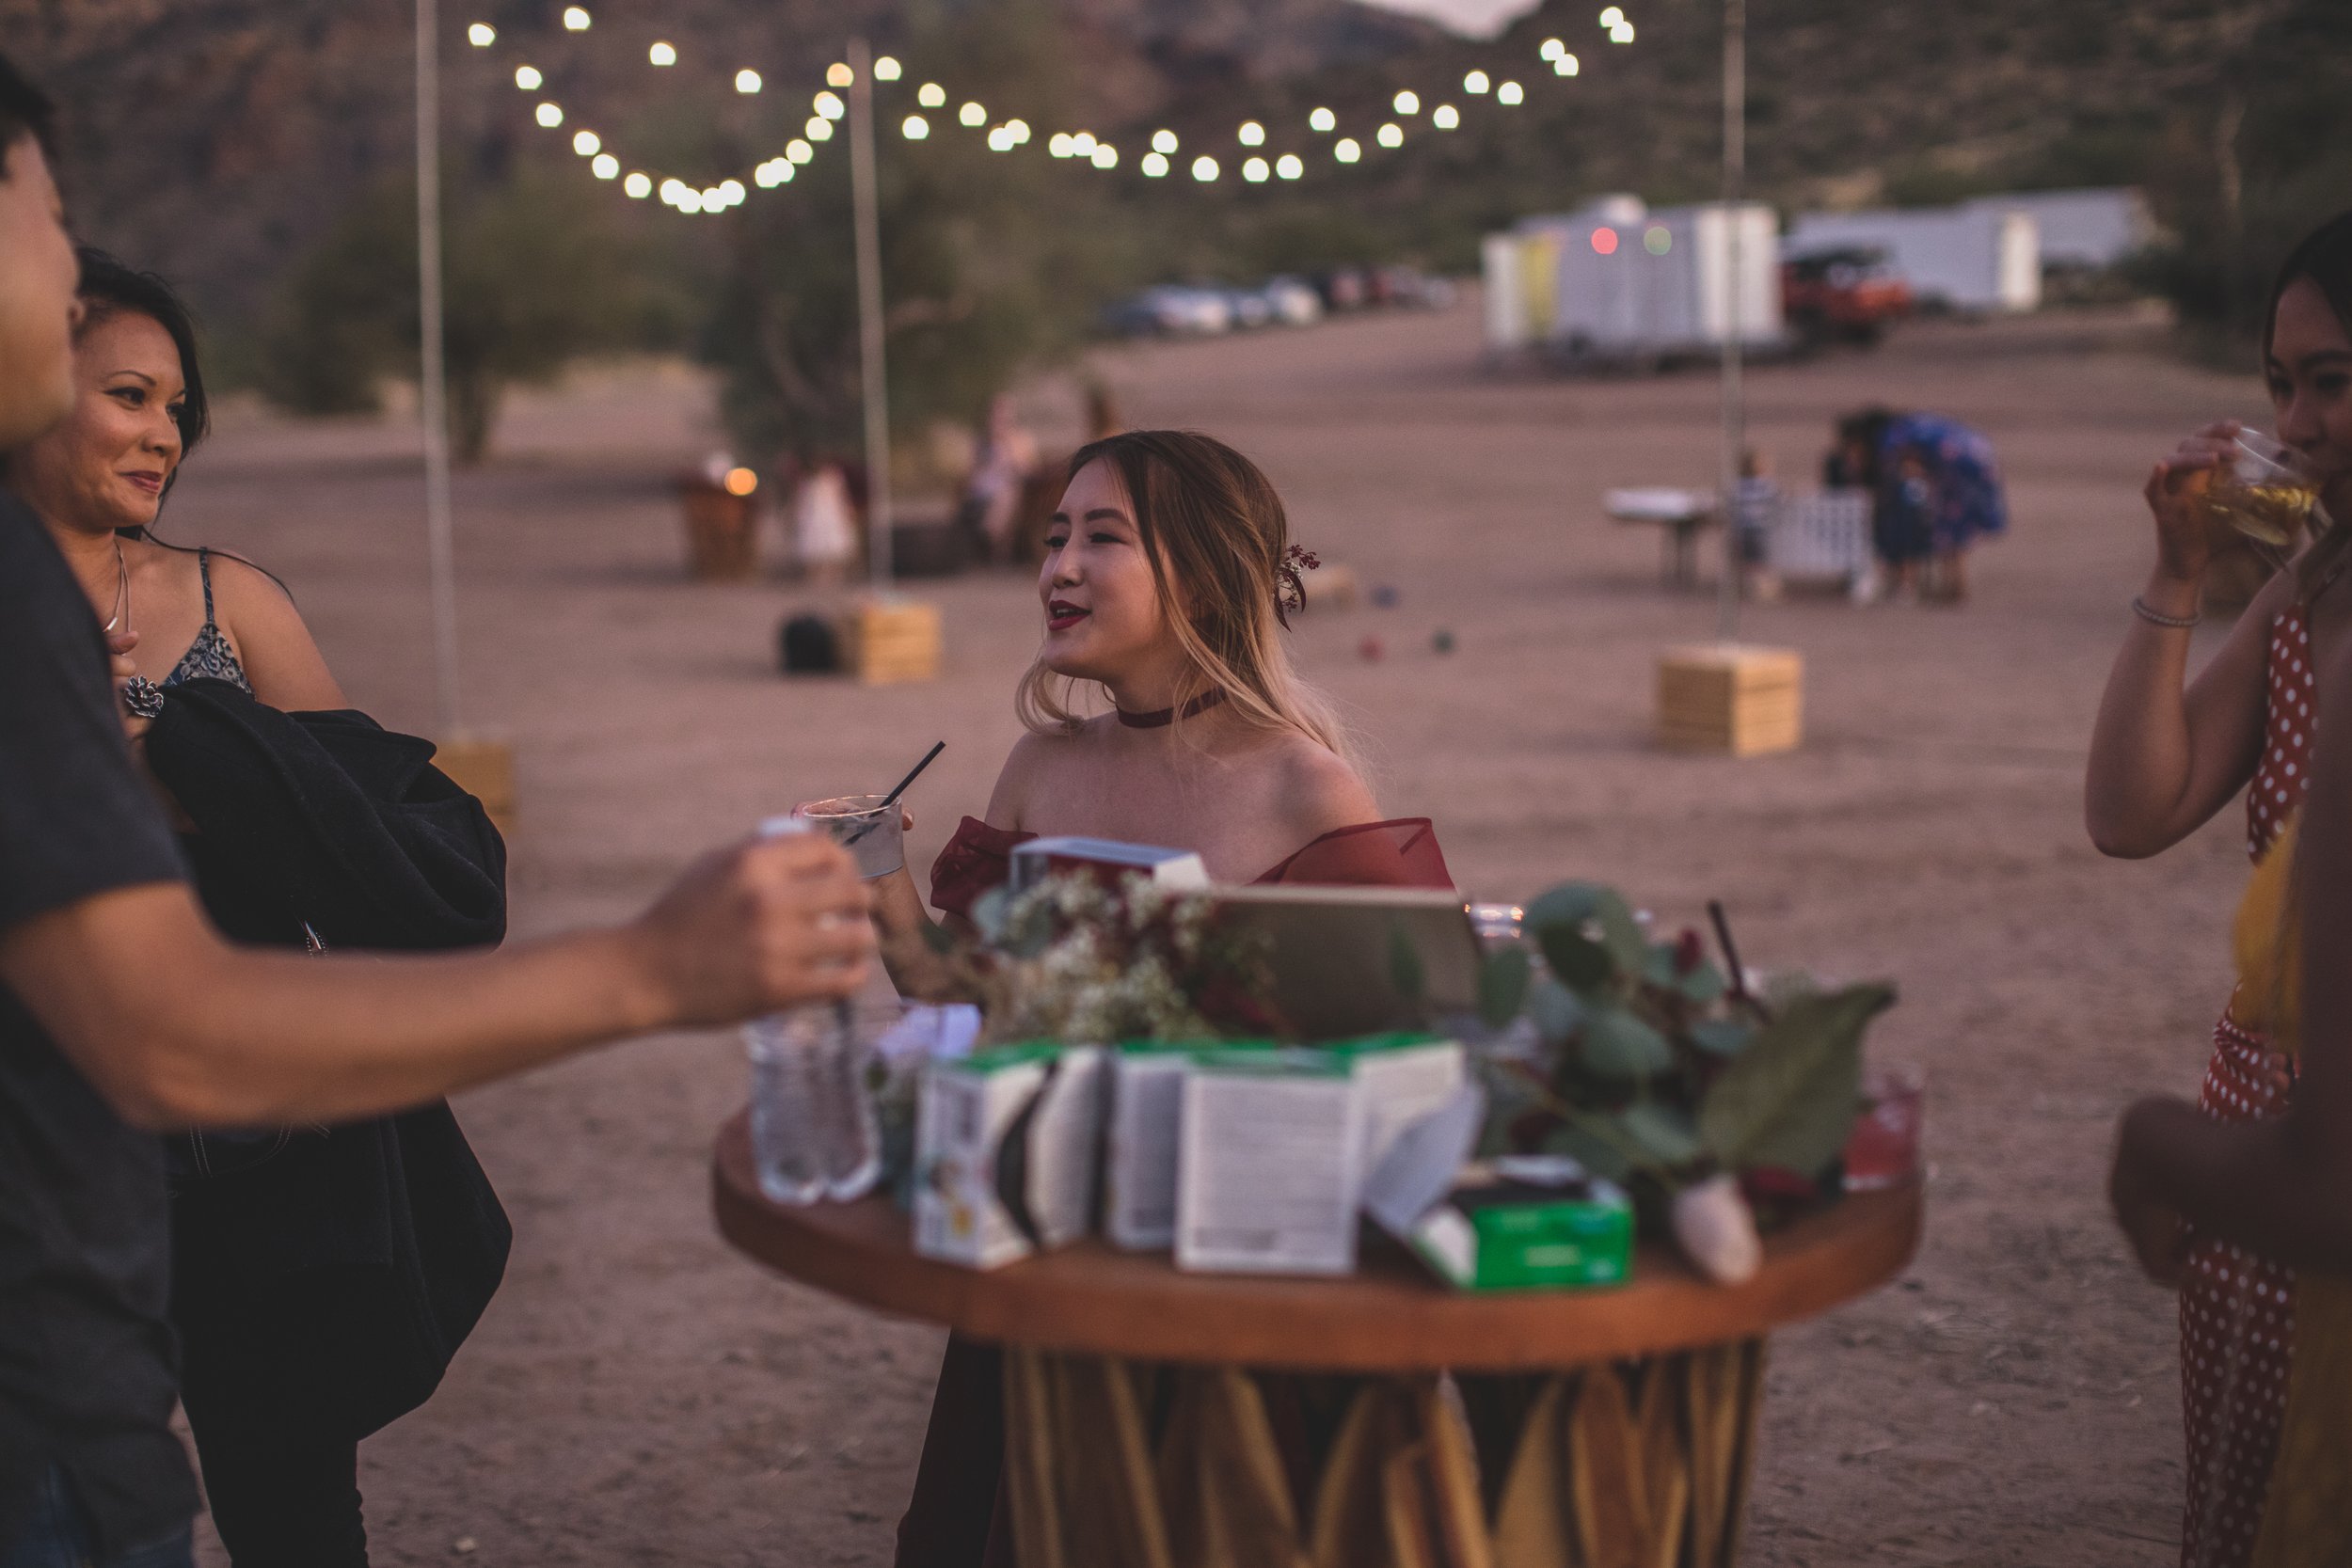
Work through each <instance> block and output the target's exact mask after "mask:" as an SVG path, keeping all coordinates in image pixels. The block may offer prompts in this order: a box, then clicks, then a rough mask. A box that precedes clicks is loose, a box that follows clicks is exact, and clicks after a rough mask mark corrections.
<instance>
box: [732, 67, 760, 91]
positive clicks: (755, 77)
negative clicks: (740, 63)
mask: <svg viewBox="0 0 2352 1568" xmlns="http://www.w3.org/2000/svg"><path fill="white" fill-rule="evenodd" d="M735 90H736V91H738V92H739V93H745V94H750V93H755V92H757V91H758V90H759V72H758V71H737V72H736V73H735Z"/></svg>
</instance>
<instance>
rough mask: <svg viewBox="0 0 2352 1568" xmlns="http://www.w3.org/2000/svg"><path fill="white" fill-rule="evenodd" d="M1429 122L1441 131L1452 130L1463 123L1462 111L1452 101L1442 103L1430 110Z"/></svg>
mask: <svg viewBox="0 0 2352 1568" xmlns="http://www.w3.org/2000/svg"><path fill="white" fill-rule="evenodd" d="M1429 123H1430V124H1432V125H1434V126H1436V127H1437V128H1438V130H1440V131H1451V130H1453V129H1454V128H1455V127H1456V126H1458V125H1460V124H1461V123H1462V111H1461V110H1459V109H1457V108H1455V107H1454V105H1453V104H1451V103H1440V104H1438V106H1437V107H1436V108H1434V109H1432V110H1430V111H1429Z"/></svg>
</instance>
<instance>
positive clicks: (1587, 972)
mask: <svg viewBox="0 0 2352 1568" xmlns="http://www.w3.org/2000/svg"><path fill="white" fill-rule="evenodd" d="M1535 940H1536V942H1538V943H1540V944H1541V945H1542V947H1543V950H1544V962H1546V963H1548V964H1549V965H1550V966H1551V972H1552V973H1553V974H1557V975H1558V976H1560V978H1561V981H1562V982H1563V983H1564V984H1566V985H1569V986H1573V987H1574V988H1575V989H1576V990H1579V991H1581V992H1582V993H1584V994H1585V995H1587V996H1589V995H1592V994H1593V993H1594V992H1596V991H1601V990H1607V989H1608V988H1609V986H1610V985H1611V984H1612V983H1613V982H1614V981H1615V979H1616V977H1617V965H1616V962H1615V960H1613V958H1610V957H1609V950H1608V949H1607V948H1606V947H1603V946H1602V945H1601V944H1600V943H1598V942H1594V941H1592V940H1591V939H1590V938H1588V937H1586V936H1585V935H1584V933H1583V931H1582V930H1581V928H1580V927H1575V926H1546V927H1543V928H1542V929H1540V930H1538V931H1537V932H1536V933H1535Z"/></svg>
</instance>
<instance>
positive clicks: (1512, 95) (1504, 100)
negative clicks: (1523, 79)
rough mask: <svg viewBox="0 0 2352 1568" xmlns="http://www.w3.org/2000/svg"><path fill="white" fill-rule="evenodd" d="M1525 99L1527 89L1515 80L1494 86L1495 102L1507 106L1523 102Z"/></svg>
mask: <svg viewBox="0 0 2352 1568" xmlns="http://www.w3.org/2000/svg"><path fill="white" fill-rule="evenodd" d="M1526 101H1527V89H1526V88H1524V87H1520V86H1519V85H1518V83H1517V82H1505V83H1503V84H1502V86H1501V87H1497V88H1495V102H1496V103H1501V104H1502V105H1504V106H1505V107H1508V106H1509V105H1511V104H1513V103H1525V102H1526Z"/></svg>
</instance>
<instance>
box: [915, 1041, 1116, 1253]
mask: <svg viewBox="0 0 2352 1568" xmlns="http://www.w3.org/2000/svg"><path fill="white" fill-rule="evenodd" d="M1103 1079H1104V1053H1103V1052H1102V1050H1101V1049H1100V1048H1099V1047H1095V1046H1071V1047H1063V1046H1057V1045H1022V1046H1006V1047H1000V1048H998V1049H995V1050H992V1051H981V1052H976V1053H973V1054H972V1055H970V1056H966V1057H963V1058H962V1059H961V1060H957V1061H945V1062H934V1063H932V1064H931V1065H930V1067H929V1068H928V1069H926V1070H925V1072H924V1075H923V1085H922V1092H921V1096H920V1098H919V1100H918V1101H917V1103H916V1112H915V1133H914V1161H915V1191H914V1249H915V1251H916V1252H918V1253H920V1254H921V1255H922V1256H924V1257H926V1258H936V1259H941V1260H943V1261H946V1262H951V1263H961V1264H963V1265H965V1266H966V1267H969V1268H977V1269H993V1268H997V1267H999V1266H1001V1265H1003V1264H1006V1263H1010V1262H1013V1261H1014V1260H1016V1259H1021V1258H1025V1257H1027V1256H1028V1255H1029V1254H1030V1253H1031V1252H1034V1251H1036V1250H1038V1249H1039V1248H1041V1247H1053V1246H1059V1245H1062V1244H1064V1243H1068V1242H1071V1241H1073V1240H1075V1239H1076V1238H1077V1237H1078V1236H1080V1235H1083V1234H1084V1233H1085V1232H1086V1230H1087V1227H1088V1224H1089V1216H1090V1213H1091V1211H1092V1206H1093V1196H1094V1180H1095V1174H1096V1170H1095V1167H1096V1148H1097V1142H1098V1134H1099V1133H1100V1132H1101V1128H1102V1084H1103Z"/></svg>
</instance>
